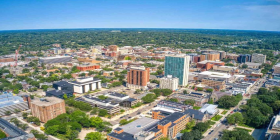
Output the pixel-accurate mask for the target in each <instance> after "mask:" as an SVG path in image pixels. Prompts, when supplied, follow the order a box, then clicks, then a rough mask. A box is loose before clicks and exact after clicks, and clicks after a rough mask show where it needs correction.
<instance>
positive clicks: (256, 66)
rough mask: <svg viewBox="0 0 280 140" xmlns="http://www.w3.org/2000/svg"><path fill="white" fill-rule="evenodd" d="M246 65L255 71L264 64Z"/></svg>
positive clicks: (247, 63)
mask: <svg viewBox="0 0 280 140" xmlns="http://www.w3.org/2000/svg"><path fill="white" fill-rule="evenodd" d="M245 64H246V65H247V66H248V68H253V69H258V68H259V67H260V66H261V65H262V63H252V62H246V63H245Z"/></svg>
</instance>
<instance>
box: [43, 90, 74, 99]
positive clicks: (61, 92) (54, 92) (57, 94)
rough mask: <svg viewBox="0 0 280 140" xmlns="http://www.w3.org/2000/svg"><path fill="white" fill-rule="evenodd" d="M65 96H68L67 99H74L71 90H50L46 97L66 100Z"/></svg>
mask: <svg viewBox="0 0 280 140" xmlns="http://www.w3.org/2000/svg"><path fill="white" fill-rule="evenodd" d="M64 94H66V95H67V98H69V97H73V92H72V91H69V90H50V91H46V96H54V97H57V98H60V99H64V97H63V96H64Z"/></svg>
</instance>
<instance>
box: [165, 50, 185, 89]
mask: <svg viewBox="0 0 280 140" xmlns="http://www.w3.org/2000/svg"><path fill="white" fill-rule="evenodd" d="M189 63H190V56H186V55H182V56H166V57H165V64H164V75H165V76H167V75H172V76H173V77H177V78H179V85H180V86H186V85H187V84H188V75H189Z"/></svg>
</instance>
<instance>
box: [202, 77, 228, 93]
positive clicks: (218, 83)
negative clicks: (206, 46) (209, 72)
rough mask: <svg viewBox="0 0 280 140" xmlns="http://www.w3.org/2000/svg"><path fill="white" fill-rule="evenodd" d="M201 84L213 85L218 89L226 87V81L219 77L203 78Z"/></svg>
mask: <svg viewBox="0 0 280 140" xmlns="http://www.w3.org/2000/svg"><path fill="white" fill-rule="evenodd" d="M201 81H202V82H201V84H203V85H207V86H209V87H213V88H214V89H215V90H216V91H219V90H224V89H226V81H225V80H224V79H219V78H203V79H202V80H201Z"/></svg>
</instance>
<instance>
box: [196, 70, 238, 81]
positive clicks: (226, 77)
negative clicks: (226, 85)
mask: <svg viewBox="0 0 280 140" xmlns="http://www.w3.org/2000/svg"><path fill="white" fill-rule="evenodd" d="M207 77H209V78H219V79H224V80H225V81H226V82H228V81H231V80H233V79H234V77H233V76H232V75H230V74H228V73H221V72H212V71H203V72H201V73H199V74H198V77H197V80H202V79H203V78H207Z"/></svg>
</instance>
